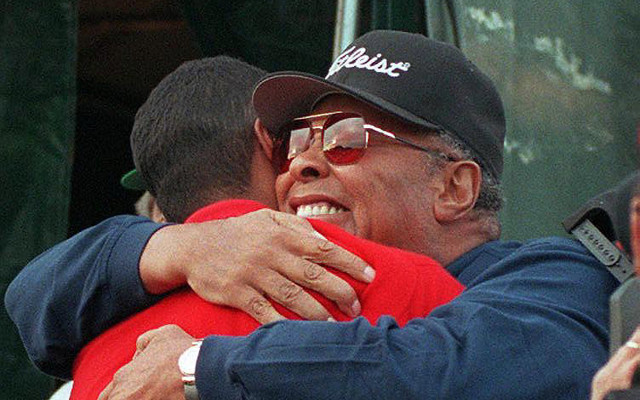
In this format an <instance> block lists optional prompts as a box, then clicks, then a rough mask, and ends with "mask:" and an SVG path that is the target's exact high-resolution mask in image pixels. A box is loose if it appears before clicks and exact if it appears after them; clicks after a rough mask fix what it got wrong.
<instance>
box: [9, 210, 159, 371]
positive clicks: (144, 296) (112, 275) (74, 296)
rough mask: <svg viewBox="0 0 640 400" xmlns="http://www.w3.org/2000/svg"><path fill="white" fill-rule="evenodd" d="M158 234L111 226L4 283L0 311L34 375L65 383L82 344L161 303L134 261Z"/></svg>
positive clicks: (137, 220) (139, 221) (135, 220)
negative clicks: (14, 328) (9, 322)
mask: <svg viewBox="0 0 640 400" xmlns="http://www.w3.org/2000/svg"><path fill="white" fill-rule="evenodd" d="M162 226H163V225H160V224H155V223H153V222H151V221H149V220H148V219H146V218H142V217H133V216H118V217H113V218H110V219H108V220H106V221H104V222H102V223H100V224H99V225H96V226H94V227H92V228H89V229H87V230H85V231H83V232H81V233H79V234H77V235H75V236H73V237H72V238H70V239H68V240H66V241H64V242H61V243H59V244H58V245H56V246H54V247H52V248H51V249H49V250H47V251H46V252H44V253H42V254H41V255H40V256H38V257H37V258H35V259H34V260H32V261H31V262H30V263H29V264H28V265H27V266H26V267H25V268H24V269H23V270H22V271H21V272H20V273H19V274H18V276H17V277H16V278H15V279H14V280H13V282H11V284H10V285H9V288H8V289H7V292H6V295H5V306H6V308H7V311H8V313H9V316H10V317H11V319H12V320H13V322H14V323H15V324H16V326H17V327H18V331H19V333H20V336H21V338H22V341H23V343H24V345H25V348H26V350H27V353H28V355H29V357H30V359H31V361H32V362H33V363H34V364H35V365H36V366H37V367H38V368H39V369H40V370H42V371H43V372H45V373H47V374H50V375H53V376H57V377H60V378H63V379H70V378H71V367H72V363H73V360H74V358H75V356H76V354H77V353H78V352H79V351H80V349H81V348H82V346H83V345H84V344H86V343H87V342H88V341H89V340H91V339H92V338H94V337H96V336H97V335H98V334H99V333H100V332H102V331H103V330H104V329H106V328H107V327H109V326H111V325H112V324H113V323H114V322H117V321H119V320H122V319H123V318H124V317H126V316H128V315H130V314H132V313H134V312H136V311H139V310H140V309H143V308H145V307H146V306H148V305H150V304H152V303H154V302H155V301H157V300H158V299H159V298H161V297H160V296H153V295H150V294H148V293H146V292H145V290H144V288H143V286H142V282H141V280H140V276H139V272H138V261H139V259H140V255H141V254H142V250H143V249H144V246H145V245H146V243H147V241H148V240H149V238H150V237H151V235H152V234H153V233H154V232H155V231H156V230H157V229H159V228H161V227H162Z"/></svg>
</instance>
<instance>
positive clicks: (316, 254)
mask: <svg viewBox="0 0 640 400" xmlns="http://www.w3.org/2000/svg"><path fill="white" fill-rule="evenodd" d="M301 245H302V248H301V249H300V250H299V251H300V253H301V255H302V256H303V257H304V258H305V259H307V260H309V261H312V262H314V263H317V264H325V265H329V266H331V267H332V268H334V269H336V270H338V271H342V272H344V273H346V274H347V275H349V276H351V277H353V278H354V279H356V280H359V281H362V282H366V283H371V282H373V279H374V278H375V271H374V269H373V268H371V266H369V264H367V263H366V262H365V261H364V260H363V259H361V258H360V257H358V256H356V255H355V254H353V253H350V252H349V251H347V250H345V249H343V248H342V247H340V246H338V245H336V244H335V243H332V242H330V241H328V240H326V239H322V238H319V237H318V236H311V237H309V238H308V239H307V238H305V240H303V241H301Z"/></svg>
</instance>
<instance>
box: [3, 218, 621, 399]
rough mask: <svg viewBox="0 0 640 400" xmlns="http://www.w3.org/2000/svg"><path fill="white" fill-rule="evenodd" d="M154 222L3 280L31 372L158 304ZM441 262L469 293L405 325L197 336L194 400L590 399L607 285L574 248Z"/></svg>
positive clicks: (541, 244)
mask: <svg viewBox="0 0 640 400" xmlns="http://www.w3.org/2000/svg"><path fill="white" fill-rule="evenodd" d="M158 227H159V226H158V225H155V224H152V223H150V222H146V220H144V219H139V218H134V217H116V218H113V219H111V220H108V221H105V222H104V223H102V224H100V225H98V226H96V227H94V228H91V229H89V230H88V231H85V232H83V233H82V234H80V235H79V236H76V237H74V238H72V239H70V240H68V241H66V242H63V243H62V244H60V245H58V246H56V247H54V248H53V249H51V250H49V251H48V252H46V253H45V254H43V255H42V256H40V257H39V258H37V259H35V260H34V261H33V262H32V263H30V264H29V265H28V266H27V267H26V268H25V270H24V271H23V272H21V274H20V275H19V276H18V277H17V278H16V279H15V281H14V282H12V284H11V286H10V288H9V290H8V291H7V296H6V301H5V302H6V305H7V309H8V310H9V313H10V315H11V317H12V319H13V320H14V322H16V324H17V325H18V328H19V331H20V333H21V335H22V337H23V340H24V342H25V345H26V347H27V350H28V353H29V355H30V357H32V359H33V361H34V362H35V363H36V364H37V365H38V366H39V367H40V368H42V369H43V370H44V371H45V372H48V373H51V374H55V375H58V376H62V377H68V376H69V372H70V368H71V362H72V361H73V356H74V355H75V354H77V352H78V351H79V349H80V348H81V346H82V345H83V344H85V343H86V342H87V341H89V340H90V339H92V338H93V337H95V335H97V334H98V333H99V332H100V331H101V330H103V329H105V328H106V327H108V326H110V325H111V324H112V323H113V322H114V321H115V320H118V319H121V318H122V317H123V316H124V315H128V314H131V313H133V312H136V311H137V310H139V309H140V308H144V307H146V306H148V305H149V304H152V303H153V302H154V301H156V300H157V296H150V295H148V294H146V293H145V292H144V289H142V285H141V282H140V280H139V277H138V272H137V271H138V269H137V268H138V266H137V265H138V260H139V257H140V254H141V251H142V248H143V247H144V244H145V243H146V241H147V240H148V238H149V237H150V235H151V234H152V233H153V232H154V231H155V229H157V228H158ZM87 266H89V267H87ZM447 268H448V270H449V271H450V272H451V273H452V274H453V275H454V276H455V277H456V278H458V279H459V280H460V281H461V282H462V283H463V284H464V285H466V286H467V289H466V290H465V291H464V292H463V293H462V294H461V295H460V296H459V297H458V298H456V299H455V300H453V301H452V302H451V303H449V304H446V305H443V306H441V307H438V308H436V309H435V310H434V311H433V312H432V313H431V314H430V315H429V316H428V317H426V318H419V319H416V320H413V321H411V322H410V323H409V324H407V325H406V326H405V327H404V328H399V327H398V326H397V325H396V324H395V322H394V321H393V319H392V318H389V317H383V318H381V319H380V320H379V321H378V323H377V324H376V325H373V326H372V325H371V324H369V323H368V322H367V321H366V320H364V319H362V318H359V319H356V320H355V321H353V322H349V323H335V322H333V323H332V322H309V321H282V322H277V323H273V324H270V325H267V326H264V327H262V328H260V329H258V330H257V331H256V332H254V333H253V334H251V335H250V336H247V337H225V336H211V337H209V338H207V339H206V340H205V342H204V345H203V347H202V350H201V353H200V357H199V359H198V365H197V369H196V381H197V386H198V390H199V392H200V395H201V399H202V400H207V399H217V398H225V399H234V398H261V399H262V398H274V399H282V398H295V399H302V398H304V399H315V398H318V399H320V398H321V399H343V398H363V399H365V398H367V399H370V398H390V397H392V396H394V397H396V398H402V399H404V398H420V399H546V398H553V399H580V398H583V399H586V398H588V394H589V387H590V381H591V378H592V376H593V374H594V373H595V371H596V370H597V369H598V368H599V367H600V366H601V365H602V364H604V362H605V361H606V359H607V343H608V298H609V296H610V294H611V293H612V292H613V290H614V289H615V288H616V286H617V283H616V281H615V279H613V277H612V276H610V274H609V273H608V272H607V271H606V269H605V268H604V267H603V266H602V265H601V264H600V263H599V262H598V261H597V260H596V259H595V258H593V257H592V256H591V255H590V254H589V253H588V252H587V251H586V250H585V249H584V247H582V245H580V244H579V243H577V242H575V241H572V240H568V239H561V238H545V239H538V240H533V241H530V242H527V243H524V244H521V243H517V242H500V241H495V242H489V243H486V244H484V245H481V246H479V247H477V248H476V249H474V250H472V251H470V252H468V253H466V254H464V255H463V256H462V257H460V258H459V259H458V260H456V261H455V262H454V263H452V264H451V265H449V266H448V267H447ZM52 269H53V271H52ZM55 274H59V276H62V278H61V279H56V278H55V277H52V275H55Z"/></svg>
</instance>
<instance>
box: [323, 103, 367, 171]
mask: <svg viewBox="0 0 640 400" xmlns="http://www.w3.org/2000/svg"><path fill="white" fill-rule="evenodd" d="M322 140H323V142H322V143H323V144H322V148H323V151H324V155H325V157H327V159H328V160H329V161H330V162H331V163H333V164H336V165H342V164H352V163H354V162H356V161H358V159H360V158H361V157H362V156H363V155H364V152H365V149H366V147H367V133H366V131H365V129H364V120H363V119H362V117H360V116H359V115H356V114H347V113H345V114H338V115H336V116H335V117H332V118H329V119H328V120H327V121H326V122H325V125H324V136H323V139H322Z"/></svg>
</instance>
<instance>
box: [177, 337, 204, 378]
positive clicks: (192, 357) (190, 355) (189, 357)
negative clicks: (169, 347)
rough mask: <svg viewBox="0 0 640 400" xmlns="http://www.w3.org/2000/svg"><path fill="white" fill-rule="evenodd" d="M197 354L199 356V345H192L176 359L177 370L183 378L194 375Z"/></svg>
mask: <svg viewBox="0 0 640 400" xmlns="http://www.w3.org/2000/svg"><path fill="white" fill-rule="evenodd" d="M198 354H200V343H198V344H194V345H193V346H191V347H189V348H188V349H187V350H185V351H184V353H182V355H181V356H180V358H179V359H178V368H180V372H181V373H182V375H183V376H184V375H191V376H192V375H195V373H196V363H197V361H198Z"/></svg>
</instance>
